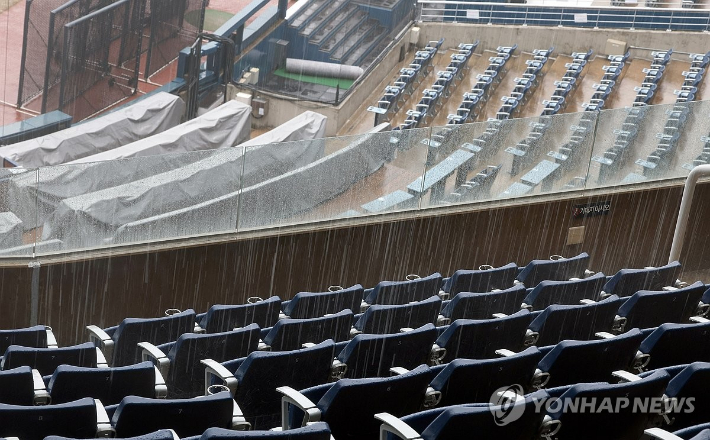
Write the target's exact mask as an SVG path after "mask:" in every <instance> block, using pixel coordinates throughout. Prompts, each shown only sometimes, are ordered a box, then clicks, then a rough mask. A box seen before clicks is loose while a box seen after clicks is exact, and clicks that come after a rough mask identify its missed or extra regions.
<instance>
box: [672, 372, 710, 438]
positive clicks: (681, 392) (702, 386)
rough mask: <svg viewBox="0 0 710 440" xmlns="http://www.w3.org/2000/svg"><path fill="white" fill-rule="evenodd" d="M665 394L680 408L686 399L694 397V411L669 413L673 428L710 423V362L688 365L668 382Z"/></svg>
mask: <svg viewBox="0 0 710 440" xmlns="http://www.w3.org/2000/svg"><path fill="white" fill-rule="evenodd" d="M665 395H666V396H667V397H668V398H669V399H672V401H674V402H675V403H676V404H678V405H679V407H680V408H684V407H683V406H681V405H683V403H682V402H683V401H684V399H685V400H688V399H693V401H692V405H693V407H694V408H693V410H692V411H684V410H679V411H673V412H672V414H669V417H670V418H671V424H670V427H672V428H673V430H679V429H683V428H689V427H691V426H694V425H698V424H701V423H710V363H708V362H694V363H692V364H690V365H688V366H687V367H686V368H684V369H683V370H682V371H681V372H680V373H678V375H677V376H675V377H673V378H672V379H671V380H670V382H668V386H667V387H666V393H665Z"/></svg>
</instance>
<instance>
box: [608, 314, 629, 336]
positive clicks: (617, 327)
mask: <svg viewBox="0 0 710 440" xmlns="http://www.w3.org/2000/svg"><path fill="white" fill-rule="evenodd" d="M625 328H626V318H625V317H623V316H619V315H616V316H615V317H614V323H613V324H612V325H611V330H612V331H614V332H616V333H618V334H621V333H624V329H625Z"/></svg>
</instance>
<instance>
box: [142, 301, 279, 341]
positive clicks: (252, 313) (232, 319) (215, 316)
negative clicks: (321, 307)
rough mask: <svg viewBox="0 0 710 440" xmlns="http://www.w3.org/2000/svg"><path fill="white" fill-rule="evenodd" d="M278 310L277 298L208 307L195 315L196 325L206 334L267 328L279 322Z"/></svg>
mask: <svg viewBox="0 0 710 440" xmlns="http://www.w3.org/2000/svg"><path fill="white" fill-rule="evenodd" d="M252 301H254V302H252ZM280 309H281V298H279V297H278V296H272V297H271V298H267V299H264V300H262V299H261V298H249V302H248V303H247V304H241V305H220V304H215V305H213V306H212V307H210V309H209V310H208V311H207V313H204V314H200V315H197V323H198V324H199V326H200V327H201V328H202V329H203V330H205V331H206V332H207V333H221V332H228V331H230V330H232V329H235V328H237V327H246V326H248V325H249V324H258V325H259V327H261V328H268V327H271V326H273V325H274V324H276V321H278V320H279V310H280ZM175 339H177V338H175ZM175 339H173V340H175ZM139 342H141V341H139Z"/></svg>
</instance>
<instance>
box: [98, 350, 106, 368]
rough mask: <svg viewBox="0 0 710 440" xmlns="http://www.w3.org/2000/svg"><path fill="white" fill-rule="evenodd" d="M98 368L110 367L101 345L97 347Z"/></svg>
mask: <svg viewBox="0 0 710 440" xmlns="http://www.w3.org/2000/svg"><path fill="white" fill-rule="evenodd" d="M96 368H108V363H106V358H105V357H104V352H103V351H101V349H100V348H99V347H96Z"/></svg>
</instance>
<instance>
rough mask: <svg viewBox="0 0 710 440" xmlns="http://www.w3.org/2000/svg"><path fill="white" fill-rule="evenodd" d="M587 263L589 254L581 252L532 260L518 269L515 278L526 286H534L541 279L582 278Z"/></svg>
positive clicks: (562, 279)
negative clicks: (571, 255)
mask: <svg viewBox="0 0 710 440" xmlns="http://www.w3.org/2000/svg"><path fill="white" fill-rule="evenodd" d="M588 265H589V254H587V253H586V252H582V253H581V254H579V255H577V256H575V257H570V258H560V259H557V260H532V261H531V262H530V263H528V265H527V266H525V267H524V268H523V270H521V271H520V273H519V274H518V276H517V278H516V279H517V280H518V281H520V282H521V283H523V284H525V286H526V287H535V286H537V285H538V284H539V283H540V282H541V281H545V280H551V281H566V280H569V279H570V278H583V277H584V271H585V270H586V269H587V267H588Z"/></svg>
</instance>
